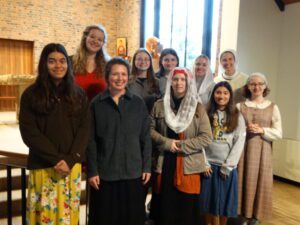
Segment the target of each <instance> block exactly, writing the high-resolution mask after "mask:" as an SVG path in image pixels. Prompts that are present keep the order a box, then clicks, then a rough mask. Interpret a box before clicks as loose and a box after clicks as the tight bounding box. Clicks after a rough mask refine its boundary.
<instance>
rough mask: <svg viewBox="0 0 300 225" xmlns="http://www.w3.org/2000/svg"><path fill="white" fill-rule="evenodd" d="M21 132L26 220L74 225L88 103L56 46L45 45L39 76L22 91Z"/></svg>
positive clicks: (77, 208)
mask: <svg viewBox="0 0 300 225" xmlns="http://www.w3.org/2000/svg"><path fill="white" fill-rule="evenodd" d="M19 121H20V131H21V135H22V138H23V141H24V143H25V144H26V145H27V146H28V147H29V156H28V166H27V168H28V169H29V170H30V173H29V184H28V197H27V223H28V224H42V223H47V224H50V223H51V224H78V221H79V206H80V194H81V187H80V181H81V162H82V161H83V160H84V158H85V149H86V146H87V142H88V137H89V123H90V122H89V113H88V101H87V98H86V95H85V93H84V91H83V90H82V89H81V88H79V87H77V86H76V85H75V84H74V81H73V74H72V68H71V63H70V60H69V58H68V55H67V52H66V50H65V48H64V47H63V46H62V45H61V44H54V43H51V44H48V45H46V46H45V47H44V49H43V51H42V53H41V57H40V60H39V64H38V76H37V79H36V81H35V83H34V84H33V85H31V86H30V87H29V88H28V89H26V90H25V92H24V93H23V95H22V98H21V108H20V119H19Z"/></svg>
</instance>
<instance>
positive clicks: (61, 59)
mask: <svg viewBox="0 0 300 225" xmlns="http://www.w3.org/2000/svg"><path fill="white" fill-rule="evenodd" d="M47 68H48V72H49V75H50V77H51V79H52V80H53V81H54V83H55V84H59V83H60V82H61V81H62V79H63V78H64V77H65V75H66V74H67V70H68V63H67V59H66V57H65V55H64V54H62V53H60V52H52V53H50V54H49V55H48V59H47Z"/></svg>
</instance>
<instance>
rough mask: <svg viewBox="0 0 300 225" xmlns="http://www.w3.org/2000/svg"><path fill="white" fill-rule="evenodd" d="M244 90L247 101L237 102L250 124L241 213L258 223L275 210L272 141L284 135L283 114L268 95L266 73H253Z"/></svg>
mask: <svg viewBox="0 0 300 225" xmlns="http://www.w3.org/2000/svg"><path fill="white" fill-rule="evenodd" d="M244 92H245V93H244V94H245V97H246V98H247V99H246V101H245V102H241V103H239V104H238V105H237V107H238V109H239V110H240V111H241V113H242V114H243V116H244V118H245V121H246V126H247V137H246V147H245V150H244V153H243V155H242V156H241V159H240V162H239V166H238V175H239V185H238V187H239V195H238V196H239V209H238V210H239V212H238V213H239V214H241V215H242V216H244V217H246V218H247V219H248V222H249V224H254V225H257V224H259V220H262V219H268V218H270V217H271V214H272V184H273V174H272V141H274V140H277V139H280V138H282V128H281V117H280V112H279V109H278V106H277V105H275V104H274V103H272V102H271V101H269V100H267V99H265V97H266V96H267V95H268V93H269V92H270V89H269V87H268V81H267V79H266V77H265V76H264V75H263V74H261V73H258V72H257V73H253V74H252V75H250V76H249V78H248V80H247V83H246V85H245V86H244Z"/></svg>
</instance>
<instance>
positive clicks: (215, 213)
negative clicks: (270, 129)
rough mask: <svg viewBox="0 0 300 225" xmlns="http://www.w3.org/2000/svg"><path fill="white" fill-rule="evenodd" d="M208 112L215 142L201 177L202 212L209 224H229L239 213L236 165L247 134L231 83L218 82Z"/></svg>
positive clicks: (209, 148)
mask: <svg viewBox="0 0 300 225" xmlns="http://www.w3.org/2000/svg"><path fill="white" fill-rule="evenodd" d="M207 113H208V117H209V120H210V124H211V127H212V133H213V142H212V144H210V145H208V146H207V147H206V148H205V152H206V157H207V160H208V162H207V164H208V168H207V170H206V171H205V172H204V176H203V177H202V180H201V182H202V183H201V187H202V190H201V194H200V206H201V212H202V213H205V214H206V216H205V219H206V224H207V225H212V224H213V225H217V224H220V225H226V224H227V218H228V217H236V216H237V203H238V198H237V192H238V191H237V184H238V182H237V169H236V168H237V164H238V162H239V159H240V156H241V154H242V151H243V149H244V142H245V136H246V126H245V121H244V118H243V116H242V114H241V113H239V111H238V109H237V108H236V106H235V104H234V102H233V93H232V89H231V86H230V84H229V83H228V82H226V81H222V82H219V83H217V84H216V85H215V87H214V89H213V91H212V95H211V98H210V102H209V104H208V109H207ZM216 221H218V222H217V223H216Z"/></svg>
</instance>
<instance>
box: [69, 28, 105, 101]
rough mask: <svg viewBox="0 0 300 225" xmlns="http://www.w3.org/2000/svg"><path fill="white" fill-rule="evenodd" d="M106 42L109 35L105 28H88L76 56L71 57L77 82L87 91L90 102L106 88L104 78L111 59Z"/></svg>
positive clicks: (84, 32)
mask: <svg viewBox="0 0 300 225" xmlns="http://www.w3.org/2000/svg"><path fill="white" fill-rule="evenodd" d="M106 42H107V33H106V31H105V29H104V27H103V26H101V25H91V26H88V27H86V28H85V30H84V31H83V34H82V37H81V42H80V45H79V47H78V49H77V52H76V54H75V55H73V56H72V57H71V58H72V62H73V72H74V76H75V82H76V83H77V84H78V85H79V86H81V87H82V88H83V89H84V90H85V91H86V93H87V96H88V98H89V100H91V99H92V98H94V97H95V96H96V95H97V94H98V93H101V92H103V91H104V90H105V88H106V82H105V79H104V76H103V74H104V67H105V64H106V62H107V61H108V59H109V56H108V54H107V53H106V50H105V44H106Z"/></svg>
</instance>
